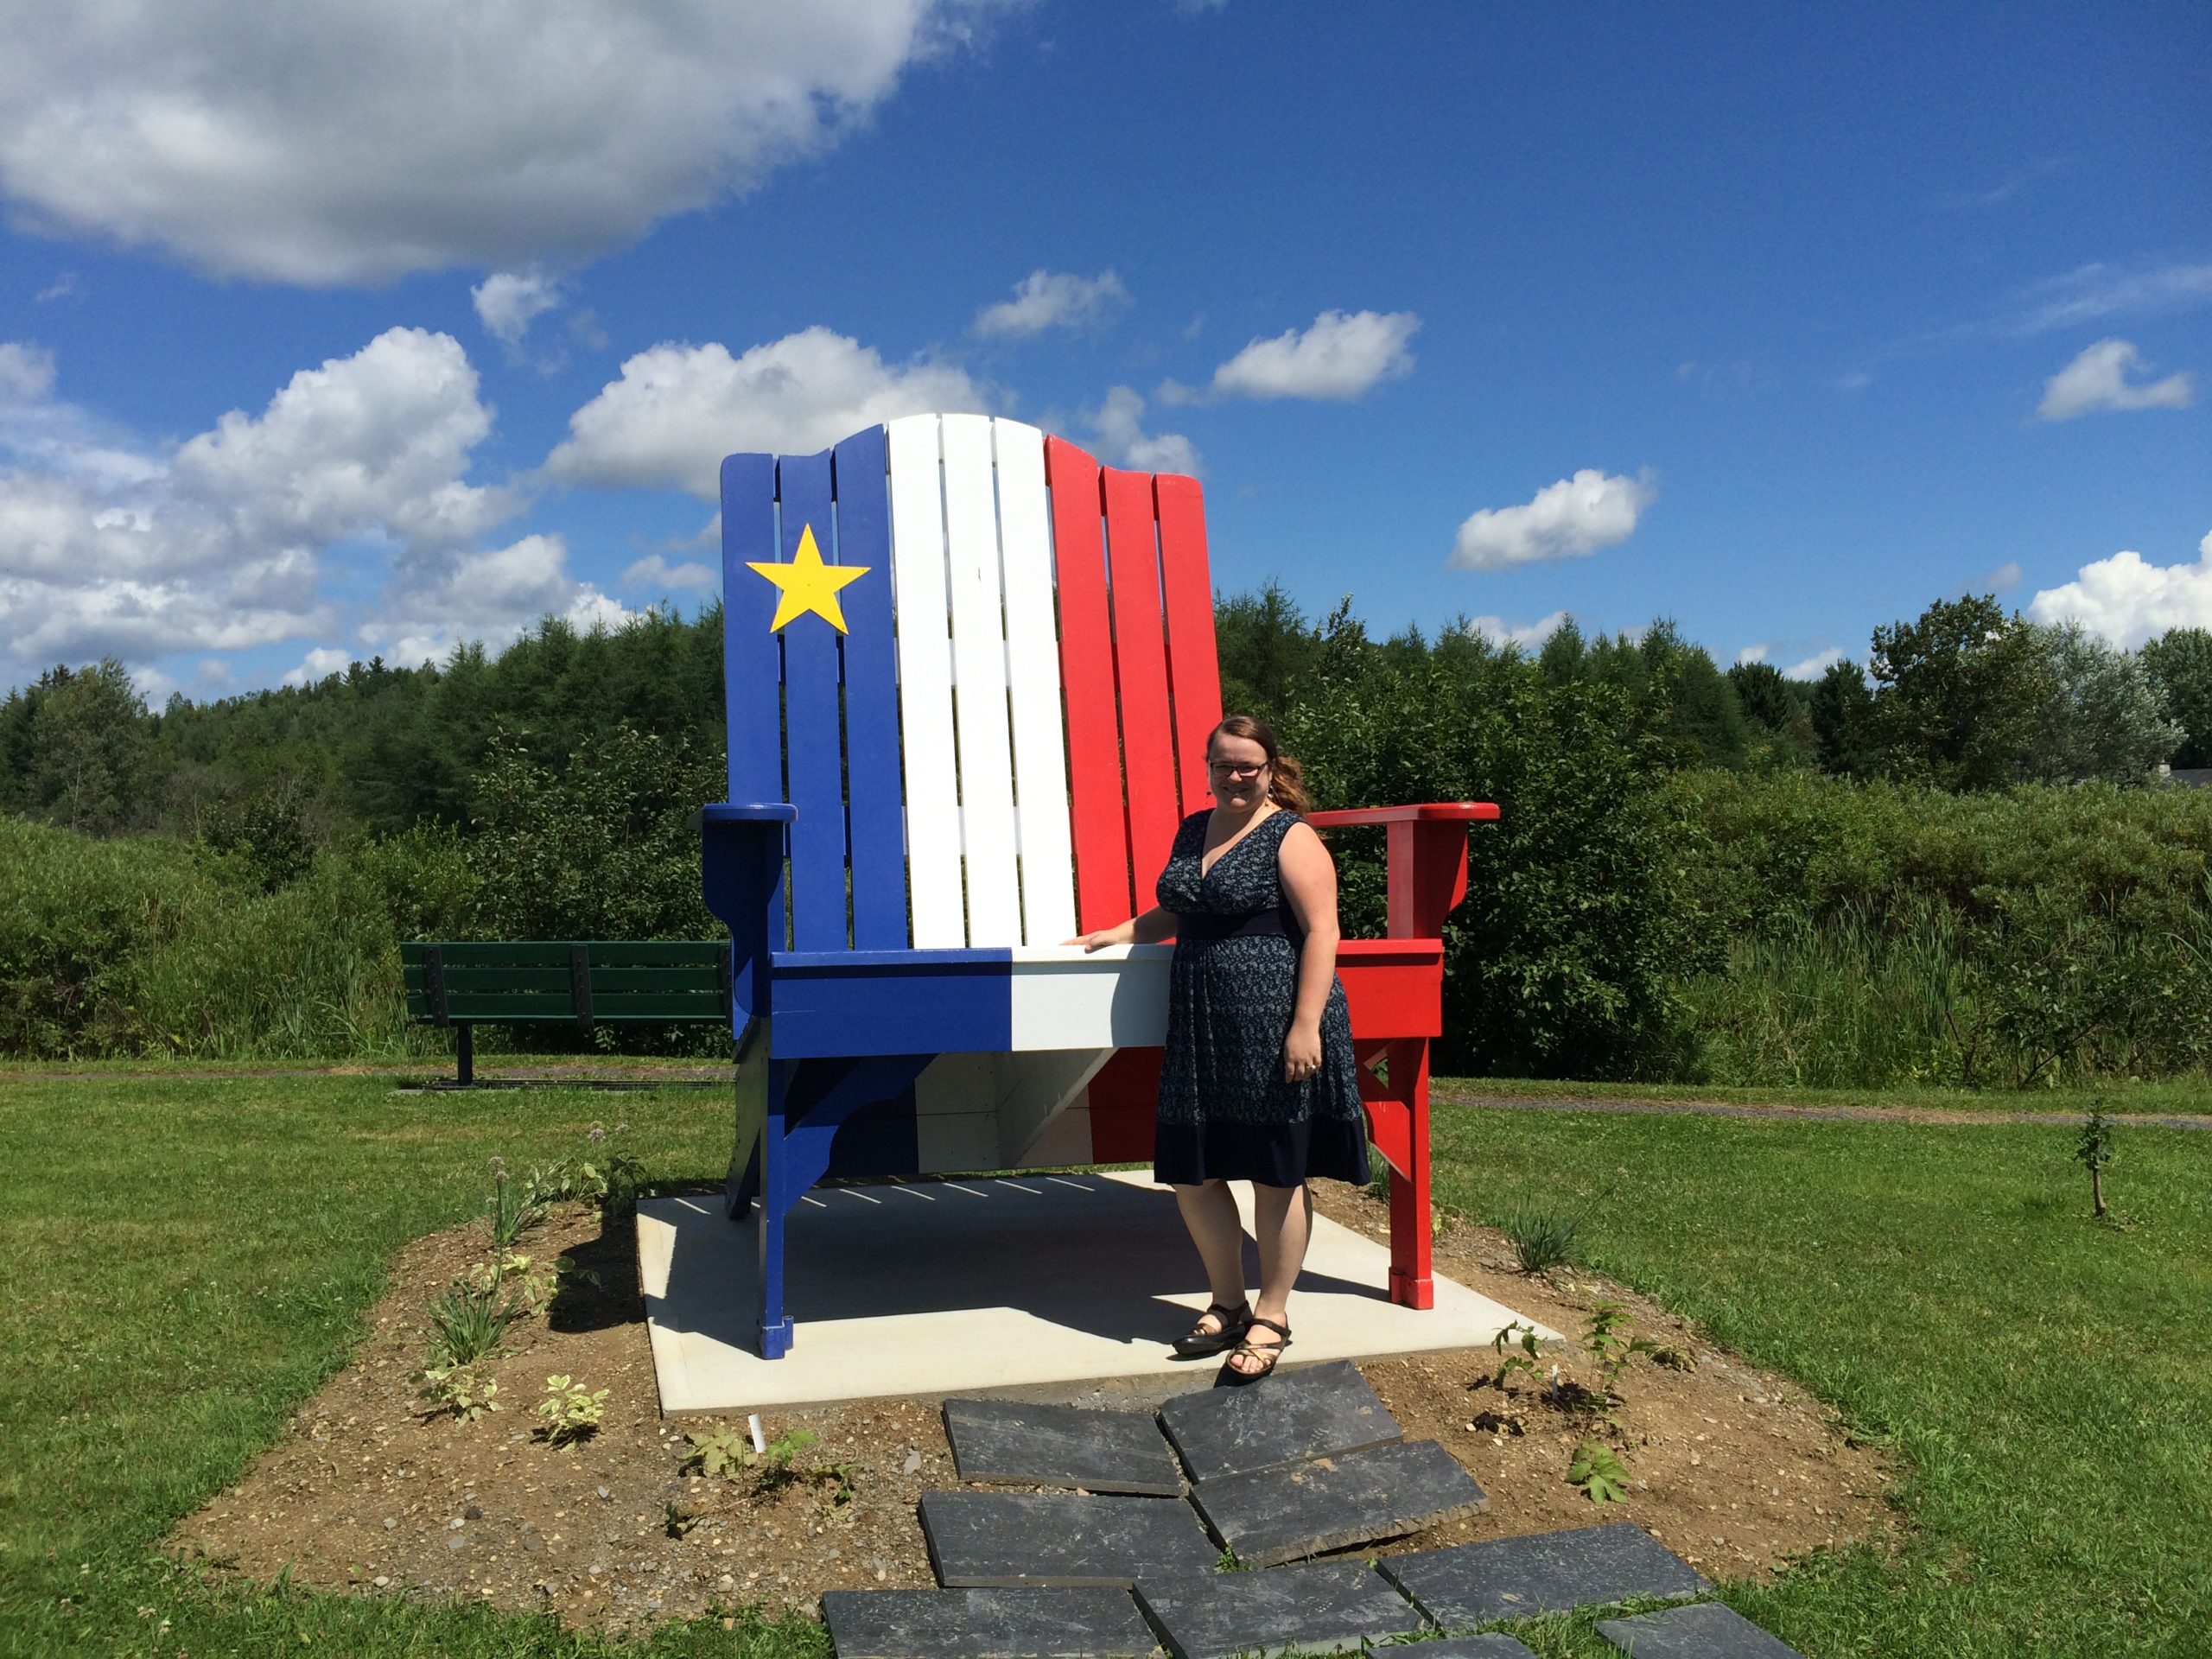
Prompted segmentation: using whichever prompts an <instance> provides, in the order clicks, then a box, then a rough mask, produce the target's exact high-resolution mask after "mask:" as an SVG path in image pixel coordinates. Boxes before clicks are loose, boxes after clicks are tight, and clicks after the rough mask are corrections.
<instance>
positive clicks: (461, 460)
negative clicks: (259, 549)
mask: <svg viewBox="0 0 2212 1659" xmlns="http://www.w3.org/2000/svg"><path fill="white" fill-rule="evenodd" d="M476 391H477V379H476V371H475V369H474V367H473V366H472V365H470V363H469V361H468V354H467V353H466V352H464V351H463V350H462V349H461V342H460V341H458V340H454V338H453V337H452V336H451V335H450V334H429V333H426V332H425V331H424V330H423V329H420V328H391V329H387V330H385V333H383V334H379V335H378V336H377V338H376V339H374V340H371V341H370V342H369V343H368V344H367V345H366V346H363V347H362V348H361V349H360V350H359V352H357V353H354V354H353V356H351V357H346V358H333V359H329V360H327V361H326V362H325V363H324V364H323V365H322V366H321V368H317V369H302V370H301V371H300V372H298V373H296V374H295V375H294V376H293V377H292V378H291V382H290V384H289V385H287V386H285V388H284V389H283V391H280V392H278V393H277V395H276V396H275V397H272V398H270V400H269V407H268V409H267V410H264V412H263V413H262V414H261V415H260V416H257V417H253V416H247V415H245V413H244V412H242V411H240V410H232V411H231V412H230V413H229V414H227V415H226V416H223V418H222V419H221V420H220V421H219V422H218V423H216V426H215V429H214V430H213V431H212V432H203V433H201V434H200V435H199V436H198V437H195V438H194V439H192V440H191V441H190V442H188V443H186V444H185V445H184V446H183V448H181V449H179V450H178V451H177V454H176V457H175V462H174V463H173V472H174V475H175V482H176V487H177V488H178V490H179V491H180V492H181V493H184V494H186V495H188V496H191V497H194V498H196V499H199V500H200V501H201V502H203V503H205V504H207V505H208V506H209V507H210V508H211V509H213V511H215V512H219V513H220V514H222V515H223V516H224V517H226V518H228V519H229V520H230V521H231V523H232V528H233V530H234V531H235V532H236V533H237V534H238V536H239V537H243V538H245V539H249V540H254V541H264V540H267V539H270V538H272V537H275V538H279V539H288V540H291V541H295V542H297V543H330V542H334V541H337V540H340V539H341V538H342V537H347V536H354V535H360V534H363V533H365V532H366V531H386V532H388V533H390V534H391V535H393V536H396V537H398V538H399V539H400V540H402V541H404V542H406V543H410V544H415V545H424V544H427V545H435V546H457V545H460V544H461V543H465V542H467V541H469V540H471V539H473V538H474V537H477V536H479V535H480V534H482V533H483V532H484V531H486V529H488V528H490V527H491V526H492V525H493V524H497V523H499V521H500V520H502V519H504V518H508V517H510V516H512V513H513V512H514V508H515V503H514V501H513V499H512V497H511V496H510V495H509V494H508V493H506V492H505V491H500V490H491V489H485V488H482V487H480V486H475V485H471V484H466V483H463V482H462V481H461V474H463V473H464V472H466V471H467V467H468V457H469V452H470V451H471V450H473V449H474V448H475V447H476V446H477V445H478V444H479V443H480V442H483V441H484V439H485V437H486V435H488V434H489V433H490V432H491V429H492V411H491V410H490V409H488V408H487V407H486V405H485V404H483V403H481V402H480V401H479V399H478V397H477V396H476Z"/></svg>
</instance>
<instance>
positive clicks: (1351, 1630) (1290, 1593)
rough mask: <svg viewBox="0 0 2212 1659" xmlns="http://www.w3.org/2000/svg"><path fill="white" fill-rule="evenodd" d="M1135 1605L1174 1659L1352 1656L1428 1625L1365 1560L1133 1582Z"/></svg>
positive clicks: (1411, 1650)
mask: <svg viewBox="0 0 2212 1659" xmlns="http://www.w3.org/2000/svg"><path fill="white" fill-rule="evenodd" d="M1137 1603H1138V1605H1140V1606H1141V1607H1142V1608H1143V1609H1144V1613H1145V1617H1146V1618H1148V1619H1150V1620H1151V1621H1152V1623H1153V1627H1154V1629H1155V1630H1158V1631H1159V1632H1160V1638H1161V1640H1162V1641H1164V1642H1165V1643H1166V1645H1167V1651H1168V1652H1169V1653H1170V1654H1172V1655H1173V1656H1174V1659H1215V1656H1227V1655H1230V1654H1236V1655H1252V1656H1262V1655H1274V1654H1279V1653H1281V1652H1283V1651H1285V1650H1286V1649H1291V1648H1295V1649H1297V1650H1298V1651H1299V1652H1300V1653H1357V1652H1359V1651H1361V1644H1362V1643H1364V1642H1370V1641H1374V1640H1376V1639H1377V1638H1379V1637H1388V1636H1403V1635H1409V1634H1411V1633H1412V1632H1414V1631H1416V1630H1427V1629H1428V1628H1429V1625H1428V1621H1427V1619H1425V1618H1422V1617H1421V1614H1420V1612H1419V1611H1416V1610H1415V1609H1414V1608H1413V1607H1411V1606H1409V1605H1407V1602H1406V1599H1405V1598H1404V1597H1402V1596H1401V1595H1400V1594H1399V1593H1398V1592H1396V1591H1395V1590H1393V1589H1392V1588H1391V1587H1390V1586H1389V1584H1387V1583H1385V1582H1384V1581H1383V1577H1382V1575H1381V1574H1380V1573H1376V1571H1375V1569H1374V1568H1373V1567H1370V1566H1368V1564H1367V1563H1366V1562H1365V1561H1324V1562H1321V1563H1320V1564H1319V1565H1318V1566H1313V1567H1282V1568H1280V1569H1278V1570H1277V1571H1275V1572H1273V1573H1204V1574H1200V1575H1198V1576H1196V1577H1190V1578H1177V1579H1139V1580H1137ZM1408 1651H1409V1652H1426V1651H1427V1649H1409V1650H1408Z"/></svg>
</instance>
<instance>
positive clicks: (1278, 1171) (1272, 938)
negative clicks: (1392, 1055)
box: [1069, 715, 1367, 1383]
mask: <svg viewBox="0 0 2212 1659" xmlns="http://www.w3.org/2000/svg"><path fill="white" fill-rule="evenodd" d="M1206 767H1207V772H1208V776H1209V781H1210V783H1211V788H1212V791H1213V798H1214V803H1215V804H1214V806H1213V809H1212V810H1211V811H1206V812H1194V813H1192V815H1191V816H1190V817H1187V818H1185V819H1184V820H1183V823H1182V827H1181V828H1180V829H1178V830H1177V831H1176V833H1175V844H1174V848H1173V851H1172V853H1171V854H1170V855H1169V857H1168V860H1167V867H1166V868H1165V869H1164V870H1162V871H1161V872H1160V882H1159V887H1158V890H1157V897H1158V899H1159V900H1160V903H1159V905H1158V906H1157V907H1156V908H1154V909H1152V910H1148V911H1147V912H1145V913H1144V914H1143V915H1141V916H1140V917H1138V918H1135V920H1134V921H1128V922H1123V923H1122V925H1120V926H1119V927H1110V928H1107V929H1104V930H1103V931H1100V932H1096V933H1088V934H1085V935H1084V937H1083V938H1081V939H1080V940H1070V941H1069V943H1070V944H1082V945H1083V947H1084V949H1085V950H1098V949H1100V948H1101V947H1102V946H1104V945H1109V944H1154V943H1156V942H1158V941H1160V940H1161V939H1164V938H1167V937H1168V936H1169V935H1171V934H1173V936H1174V938H1175V941H1176V943H1175V960H1174V963H1173V968H1172V969H1171V976H1170V981H1169V985H1170V989H1169V992H1168V1003H1167V1053H1166V1062H1165V1063H1164V1064H1163V1065H1162V1066H1161V1068H1160V1116H1159V1122H1158V1125H1157V1128H1156V1129H1155V1131H1154V1136H1155V1138H1154V1149H1153V1176H1154V1179H1156V1180H1159V1181H1161V1182H1163V1183H1166V1184H1168V1185H1173V1187H1174V1189H1175V1201H1176V1203H1177V1205H1179V1207H1180V1208H1181V1210H1182V1212H1183V1221H1184V1224H1185V1225H1186V1226H1187V1227H1189V1228H1190V1230H1191V1238H1192V1242H1193V1243H1196V1244H1197V1246H1198V1255H1199V1256H1200V1258H1201V1259H1202V1260H1203V1261H1204V1262H1205V1269H1206V1279H1207V1281H1208V1282H1209V1283H1210V1284H1211V1287H1212V1294H1213V1305H1212V1306H1211V1307H1209V1308H1207V1309H1206V1311H1205V1313H1204V1314H1202V1315H1201V1316H1200V1317H1199V1319H1198V1324H1197V1325H1195V1326H1194V1327H1193V1328H1192V1331H1191V1332H1190V1334H1189V1335H1188V1336H1185V1337H1184V1338H1180V1339H1179V1341H1178V1342H1177V1343H1176V1344H1175V1351H1176V1352H1178V1353H1179V1354H1182V1355H1184V1356H1185V1357H1198V1356H1202V1355H1207V1354H1217V1353H1220V1352H1222V1351H1223V1350H1224V1349H1226V1350H1228V1351H1229V1356H1228V1358H1227V1359H1226V1360H1225V1361H1224V1373H1225V1375H1226V1378H1227V1380H1228V1381H1230V1382H1232V1383H1249V1382H1255V1381H1257V1380H1258V1379H1259V1378H1261V1377H1263V1376H1267V1375H1268V1372H1270V1371H1272V1370H1274V1368H1275V1362H1276V1361H1277V1360H1278V1359H1279V1358H1280V1357H1281V1354H1282V1351H1283V1350H1284V1349H1285V1348H1287V1347H1288V1346H1289V1345H1290V1287H1291V1286H1292V1284H1293V1283H1294V1281H1296V1280H1297V1277H1298V1270H1299V1268H1300V1265H1301V1264H1302V1263H1303V1262H1304V1261H1305V1259H1306V1239H1307V1236H1308V1235H1309V1234H1310V1232H1311V1231H1312V1229H1313V1198H1312V1195H1311V1194H1309V1193H1308V1192H1306V1178H1307V1177H1308V1176H1309V1175H1327V1176H1332V1177H1333V1178H1335V1179H1338V1180H1343V1181H1352V1182H1364V1181H1365V1180H1366V1179H1367V1127H1366V1119H1365V1117H1364V1116H1363V1114H1362V1112H1361V1110H1360V1104H1359V1084H1358V1074H1357V1069H1356V1064H1355V1062H1354V1060H1353V1058H1352V1049H1351V1015H1350V1014H1349V1013H1348V1012H1347V1010H1346V1008H1345V1006H1344V986H1343V985H1342V983H1341V982H1338V978H1337V976H1336V966H1337V938H1338V934H1337V867H1336V864H1335V861H1333V860H1332V859H1331V858H1330V856H1329V851H1328V849H1327V848H1325V847H1324V846H1323V845H1322V844H1321V837H1320V836H1319V835H1318V834H1316V833H1315V832H1314V829H1313V825H1311V824H1309V823H1306V820H1305V819H1304V818H1303V817H1300V814H1301V813H1302V812H1305V811H1306V810H1310V809H1311V807H1312V803H1311V802H1310V801H1309V800H1308V799H1307V798H1306V791H1305V789H1304V788H1303V786H1302V785H1301V782H1300V776H1299V768H1298V762H1297V761H1295V760H1293V759H1291V758H1290V757H1289V756H1288V755H1287V754H1285V753H1282V750H1281V746H1280V745H1279V744H1278V743H1277V741H1276V740H1275V734H1274V731H1273V730H1272V729H1270V728H1268V726H1267V725H1266V724H1265V723H1264V722H1263V721H1257V720H1254V719H1252V718H1251V717H1250V716H1249V715H1231V716H1230V718H1228V719H1227V720H1224V721H1222V722H1221V724H1220V725H1218V726H1217V727H1215V728H1213V731H1212V733H1211V734H1210V735H1209V736H1208V738H1207V740H1206ZM1231 1180H1249V1181H1250V1182H1251V1183H1252V1184H1253V1185H1252V1192H1253V1209H1254V1212H1255V1217H1256V1222H1257V1230H1258V1233H1259V1243H1260V1296H1259V1300H1258V1303H1257V1304H1256V1306H1255V1305H1252V1304H1249V1303H1248V1302H1247V1300H1246V1298H1245V1294H1244V1256H1243V1230H1242V1228H1241V1227H1240V1226H1239V1225H1238V1223H1237V1217H1236V1199H1235V1198H1232V1197H1231V1196H1230V1191H1229V1186H1228V1183H1229V1182H1230V1181H1231ZM1263 1333H1264V1334H1263Z"/></svg>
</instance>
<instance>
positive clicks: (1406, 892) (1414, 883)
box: [1306, 801, 1497, 939]
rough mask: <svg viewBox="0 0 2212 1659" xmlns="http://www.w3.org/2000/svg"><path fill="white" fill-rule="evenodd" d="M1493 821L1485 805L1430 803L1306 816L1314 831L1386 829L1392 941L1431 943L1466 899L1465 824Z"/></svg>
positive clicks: (1492, 812)
mask: <svg viewBox="0 0 2212 1659" xmlns="http://www.w3.org/2000/svg"><path fill="white" fill-rule="evenodd" d="M1496 817H1497V806H1496V805H1495V804H1493V803H1491V802H1489V801H1431V802H1427V803H1425V804H1421V805H1417V806H1362V807H1352V808H1350V809H1348V810H1344V811H1332V812H1308V813H1307V814H1306V823H1310V824H1312V825H1313V827H1314V828H1315V829H1330V828H1332V827H1335V828H1344V829H1350V828H1352V827H1355V826H1358V825H1364V824H1382V825H1384V826H1386V828H1387V831H1388V833H1389V838H1390V839H1389V865H1388V867H1387V868H1388V872H1389V874H1388V880H1389V923H1388V926H1387V932H1388V935H1389V938H1394V939H1434V938H1442V937H1443V934H1444V918H1446V916H1448V915H1450V914H1451V913H1452V911H1453V910H1454V909H1455V908H1456V907H1457V906H1458V905H1459V901H1460V900H1461V899H1465V897H1466V896H1467V825H1468V824H1469V823H1479V822H1488V821H1490V820H1491V819H1494V818H1496Z"/></svg>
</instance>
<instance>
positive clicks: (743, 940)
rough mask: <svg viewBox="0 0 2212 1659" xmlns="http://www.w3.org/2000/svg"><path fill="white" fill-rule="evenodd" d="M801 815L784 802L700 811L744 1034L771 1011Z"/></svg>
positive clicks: (709, 882)
mask: <svg viewBox="0 0 2212 1659" xmlns="http://www.w3.org/2000/svg"><path fill="white" fill-rule="evenodd" d="M797 819H798V809H797V808H796V807H793V806H791V805H790V804H788V803H786V802H783V801H766V802H760V803H745V802H729V801H724V802H720V803H717V804H715V805H713V806H706V807H702V808H701V809H700V810H699V834H700V878H701V885H702V888H703V889H704V892H705V895H706V900H707V908H708V909H709V910H711V911H712V912H715V915H717V916H719V917H721V919H722V921H723V922H724V923H725V924H726V925H728V928H729V938H730V975H729V979H730V1003H731V1007H730V1020H731V1029H732V1030H733V1031H734V1032H736V1033H743V1032H744V1030H745V1028H746V1026H747V1023H748V1022H750V1021H751V1020H754V1019H756V1018H758V1017H760V1016H761V1015H764V1014H766V1013H767V1012H768V985H769V975H768V952H769V951H771V950H781V949H783V944H784V880H783V878H784V832H785V829H786V827H787V826H789V825H790V824H791V823H794V822H796V821H797Z"/></svg>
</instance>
